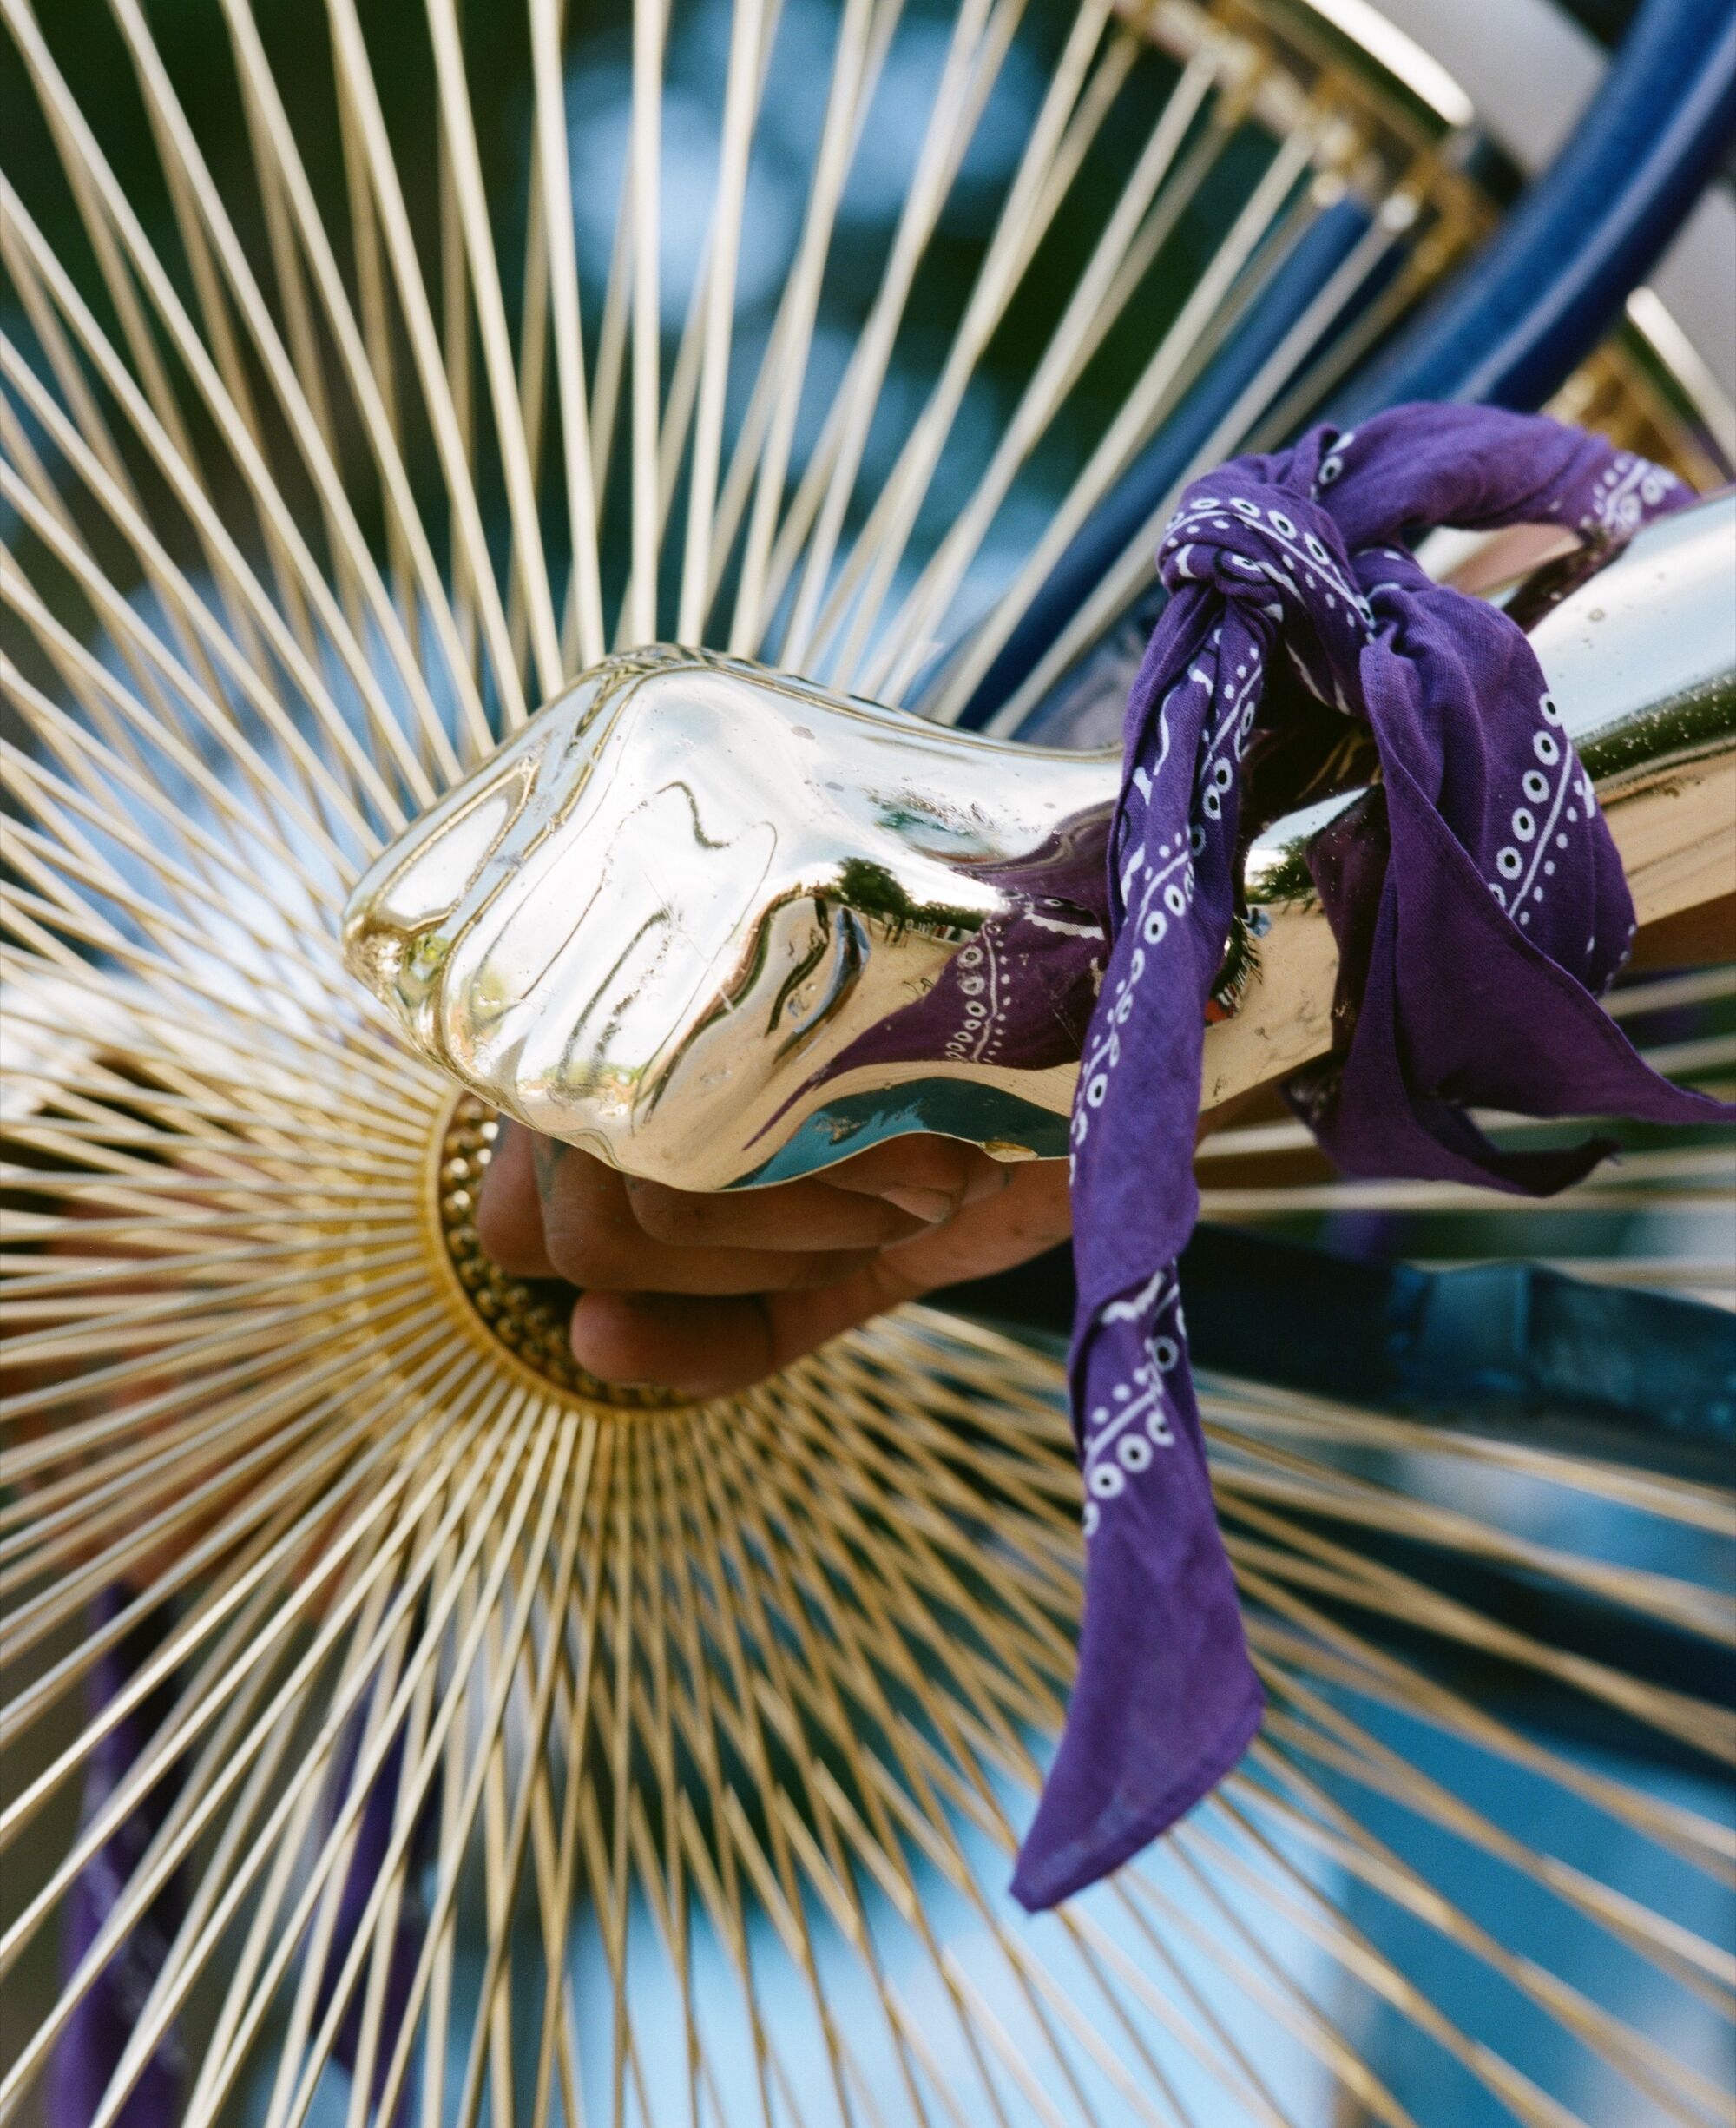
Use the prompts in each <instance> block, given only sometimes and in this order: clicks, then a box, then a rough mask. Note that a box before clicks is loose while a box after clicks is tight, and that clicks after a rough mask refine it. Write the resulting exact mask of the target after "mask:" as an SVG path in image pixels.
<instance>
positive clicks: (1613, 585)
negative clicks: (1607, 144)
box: [345, 496, 1736, 1189]
mask: <svg viewBox="0 0 1736 2128" xmlns="http://www.w3.org/2000/svg"><path fill="white" fill-rule="evenodd" d="M1733 536H1736V498H1733V497H1731V496H1725V497H1718V498H1715V499H1713V501H1711V502H1708V503H1705V504H1700V506H1699V507H1698V508H1696V509H1693V510H1691V511H1685V512H1683V513H1681V514H1680V516H1677V517H1671V518H1667V519H1664V520H1662V521H1661V522H1660V523H1659V524H1654V526H1652V527H1651V528H1650V529H1649V530H1647V531H1645V532H1643V533H1641V535H1640V536H1639V537H1637V538H1636V539H1635V540H1634V543H1633V544H1632V545H1631V546H1630V547H1629V548H1628V549H1627V551H1626V552H1625V554H1623V555H1622V556H1621V557H1620V558H1619V559H1618V560H1617V561H1616V562H1614V563H1613V564H1612V565H1611V566H1610V567H1609V568H1608V569H1607V570H1604V571H1603V572H1602V573H1601V574H1600V575H1598V576H1595V578H1593V579H1592V580H1591V581H1590V582H1589V583H1586V584H1585V585H1583V586H1582V587H1581V589H1580V590H1578V591H1576V592H1575V593H1574V594H1573V595H1572V596H1570V597H1569V598H1568V599H1567V600H1565V601H1564V602H1563V603H1562V604H1561V605H1559V606H1557V607H1556V608H1555V609H1553V610H1552V611H1551V612H1549V614H1547V615H1546V616H1545V617H1544V619H1543V620H1542V623H1541V624H1540V625H1539V626H1538V628H1537V629H1535V631H1534V634H1533V642H1534V644H1535V649H1536V650H1537V653H1538V655H1539V657H1540V658H1541V659H1542V664H1543V668H1544V670H1545V673H1546V675H1548V677H1549V682H1550V687H1551V690H1552V692H1553V693H1554V694H1555V698H1556V700H1557V701H1558V702H1560V703H1561V704H1562V709H1563V713H1564V716H1565V719H1566V722H1567V725H1568V729H1569V730H1570V731H1571V733H1572V734H1573V736H1574V738H1575V741H1576V743H1577V744H1578V746H1579V748H1580V750H1581V755H1582V757H1583V758H1584V760H1585V762H1586V766H1587V768H1588V770H1589V771H1590V773H1591V774H1593V776H1594V777H1595V779H1596V780H1597V781H1598V786H1599V790H1600V794H1601V797H1602V799H1603V800H1604V802H1605V804H1606V806H1607V807H1608V810H1609V820H1610V824H1611V827H1612V828H1613V829H1614V833H1615V835H1616V839H1617V841H1618V843H1619V844H1620V846H1621V850H1622V854H1623V858H1624V861H1625V862H1626V863H1627V868H1628V874H1629V883H1630V886H1632V888H1633V890H1634V899H1635V904H1636V907H1637V909H1638V912H1639V915H1640V919H1641V921H1642V922H1648V921H1652V920H1654V919H1656V918H1658V917H1660V916H1663V915H1667V914H1669V913H1671V912H1674V911H1675V910H1677V909H1680V908H1682V907H1685V906H1689V905H1691V904H1693V903H1696V902H1700V901H1706V900H1710V899H1715V898H1717V897H1719V896H1721V895H1723V894H1726V893H1730V892H1732V891H1733V890H1736V669H1733V667H1736V652H1733V646H1732V644H1731V642H1730V640H1729V629H1728V620H1727V606H1728V583H1729V575H1728V572H1729V569H1730V566H1731V556H1732V540H1733ZM1119 774H1120V755H1119V752H1118V751H1110V750H1105V751H1101V752H1094V753H1072V752H1063V751H1057V750H1052V749H1049V748H1034V747H1028V746H1023V745H1019V744H1017V743H1011V742H1005V741H996V740H990V739H985V738H983V737H980V736H978V735H975V734H971V733H965V732H960V731H956V730H951V729H949V728H944V727H941V726H937V725H934V724H931V723H929V722H926V721H924V720H923V719H921V718H919V717H916V716H912V715H906V714H904V713H902V712H899V711H894V710H888V709H883V708H878V707H876V706H875V705H873V704H871V703H869V702H859V701H856V700H853V699H851V698H847V697H843V696H838V695H828V694H826V693H825V692H824V691H823V690H822V689H820V688H816V687H812V686H810V685H809V684H807V683H806V682H803V681H800V680H797V679H792V678H790V677H788V676H786V675H781V674H777V673H772V672H767V671H765V670H762V669H759V668H757V667H753V666H749V665H746V664H743V663H740V662H735V661H732V660H728V659H725V658H720V657H714V656H709V655H707V654H706V653H703V652H699V651H683V650H673V649H651V650H644V651H636V652H633V653H629V654H628V655H627V656H621V657H617V658H615V659H612V660H610V661H608V662H607V663H605V664H603V665H601V666H598V667H596V668H595V669H593V670H592V671H591V672H589V673H588V674H587V675H585V676H584V677H583V678H582V679H581V680H580V681H579V682H576V684H575V685H574V686H573V687H572V688H569V690H568V691H567V692H566V693H565V694H564V695H560V696H559V697H557V698H556V700H555V701H554V702H551V703H549V705H548V707H547V708H544V709H543V710H542V711H541V712H540V713H539V714H538V715H536V716H535V717H534V718H533V719H532V720H531V721H530V722H529V724H528V725H527V726H526V727H525V728H524V729H523V731H522V732H520V733H519V734H518V735H516V737H514V738H513V739H512V740H510V741H509V742H508V743H507V744H506V745H505V746H503V748H501V749H500V751H499V752H498V753H497V754H495V755H494V756H493V758H492V759H491V760H490V761H487V762H485V763H484V764H483V766H482V767H481V768H478V769H477V770H476V771H475V772H474V773H473V774H471V775H470V777H469V778H468V779H467V780H466V781H464V783H462V784H461V785H459V786H458V787H457V788H456V789H455V790H454V791H452V792H451V793H450V794H449V795H448V796H447V797H446V798H445V799H444V800H443V801H442V802H441V803H440V804H439V805H437V807H434V808H433V810H432V811H431V812H430V813H428V814H425V815H424V817H423V818H422V819H421V820H418V821H417V822H415V823H414V824H413V825H412V826H411V827H410V828H409V829H408V830H407V831H406V833H404V834H403V835H402V836H401V837H400V838H399V839H398V841H397V842H396V843H395V844H393V845H392V847H391V848H390V849H388V850H387V851H386V852H385V854H384V855H383V856H382V857H381V858H380V860H378V863H376V864H375V865H374V866H372V869H371V870H370V871H369V872H368V873H367V874H366V875H365V878H364V879H363V880H361V881H360V882H359V884H358V886H357V888H356V890H355V893H354V894H353V895H352V899H351V901H350V905H349V908H348V910H347V912H346V916H345V945H346V952H347V956H348V959H349V963H350V965H351V967H352V970H353V971H354V972H355V973H356V974H357V975H358V976H359V977H360V978H362V980H363V981H364V982H365V983H366V984H367V985H368V986H369V988H370V989H372V991H373V992H374V993H375V994H376V995H377V996H378V998H381V999H382V1000H383V1001H384V1002H385V1005H387V1006H388V1007H389V1008H390V1009H391V1011H392V1013H393V1015H394V1016H395V1018H397V1020H398V1024H400V1026H401V1027H402V1028H403V1030H404V1033H405V1034H406V1036H407V1037H408V1038H410V1040H411V1042H412V1043H414V1044H415V1045H416V1047H417V1048H418V1050H420V1051H422V1052H423V1053H424V1055H425V1056H427V1057H430V1058H431V1059H432V1060H433V1061H434V1062H436V1063H437V1064H441V1065H443V1066H444V1068H445V1069H446V1070H447V1071H450V1073H451V1074H452V1075H453V1077H456V1078H457V1079H458V1080H460V1081H461V1082H462V1083H463V1084H464V1085H465V1086H467V1087H469V1088H470V1089H471V1090H473V1091H474V1092H475V1093H477V1094H478V1095H479V1096H480V1097H482V1098H483V1100H485V1101H486V1102H488V1103H489V1104H490V1105H491V1106H492V1107H495V1108H496V1109H499V1110H503V1111H504V1112H505V1113H506V1114H508V1115H510V1116H514V1117H518V1118H519V1119H520V1120H521V1121H522V1122H523V1123H528V1124H529V1125H530V1126H531V1128H533V1129H534V1130H539V1131H542V1132H544V1133H546V1134H548V1135H549V1136H553V1137H556V1138H561V1139H563V1140H565V1141H567V1142H568V1143H572V1144H575V1145H582V1146H583V1147H584V1148H586V1149H587V1150H589V1151H592V1152H595V1153H596V1154H599V1155H601V1156H602V1157H603V1158H604V1159H607V1160H608V1161H610V1162H612V1163H614V1164H615V1165H616V1166H617V1167H619V1168H621V1169H625V1170H627V1171H628V1172H629V1173H633V1174H637V1175H642V1176H650V1177H652V1178H654V1179H655V1180H658V1181H661V1182H666V1183H671V1184H674V1185H675V1186H677V1187H679V1188H683V1189H722V1188H727V1187H729V1186H732V1185H740V1184H744V1183H771V1182H779V1181H783V1180H786V1179H788V1178H789V1177H791V1176H797V1175H801V1174H806V1173H808V1172H811V1171H812V1170H814V1169H819V1168H822V1167H824V1166H825V1165H826V1164H827V1163H830V1162H831V1161H833V1160H837V1159H839V1158H842V1157H843V1156H845V1155H846V1154H848V1153H851V1152H854V1151H858V1150H861V1148H863V1147H864V1146H865V1145H867V1144H870V1143H874V1142H875V1141H876V1140H878V1139H880V1138H884V1137H887V1136H893V1135H895V1134H897V1133H898V1132H900V1131H908V1130H936V1131H941V1132H944V1133H947V1134H950V1135H951V1136H957V1137H963V1138H968V1139H971V1140H974V1141H975V1142H976V1143H979V1144H983V1145H986V1146H987V1147H988V1148H989V1149H990V1150H991V1151H995V1152H998V1153H1000V1154H1002V1155H1003V1156H1006V1157H1009V1158H1017V1157H1028V1156H1053V1155H1059V1154H1060V1153H1062V1151H1063V1150H1064V1149H1065V1142H1066V1134H1065V1118H1066V1116H1067V1112H1068V1110H1069V1106H1070V1104H1071V1099H1072V1091H1073V1083H1074V1078H1075V1065H1076V1059H1077V1056H1078V1051H1079V1047H1080V1043H1081V1040H1082V1036H1083V1033H1084V1030H1085V1026H1086V1023H1087V1020H1088V1018H1089V1015H1090V1011H1091V1007H1092V1004H1093V1001H1094V999H1095V994H1096V985H1097V981H1098V978H1099V975H1100V972H1101V965H1102V956H1103V949H1104V944H1105V938H1104V932H1103V915H1104V907H1105V895H1104V887H1103V876H1104V848H1105V842H1106V838H1107V833H1108V824H1109V820H1110V818H1111V814H1112V812H1113V808H1114V805H1115V795H1116V787H1117V782H1118V779H1119ZM1354 795H1355V794H1347V795H1345V796H1344V797H1341V798H1338V799H1336V800H1328V801H1326V802H1325V804H1324V805H1322V806H1318V807H1312V808H1311V809H1310V810H1309V811H1308V812H1307V813H1305V814H1296V815H1292V817H1291V818H1289V819H1287V820H1280V821H1279V823H1278V824H1277V825H1276V826H1275V827H1272V829H1270V830H1269V831H1268V832H1267V833H1265V834H1263V835H1261V836H1260V837H1259V838H1258V839H1257V840H1256V841H1255V843H1254V845H1253V848H1252V850H1251V851H1250V853H1249V855H1248V859H1247V864H1246V893H1247V899H1248V902H1249V906H1250V909H1251V912H1252V914H1253V926H1252V928H1253V932H1254V933H1255V934H1256V936H1257V952H1258V965H1257V969H1256V972H1255V973H1254V975H1253V979H1252V980H1251V981H1249V982H1248V983H1247V985H1246V987H1245V989H1244V990H1243V992H1242V993H1241V995H1240V998H1239V1001H1238V1003H1237V1005H1236V1008H1235V1010H1234V1011H1233V1015H1232V1016H1231V1017H1230V1018H1227V1019H1226V1022H1225V1023H1224V1024H1222V1025H1220V1026H1214V1027H1213V1028H1212V1029H1211V1030H1210V1031H1209V1033H1208V1036H1207V1048H1206V1074H1205V1088H1204V1096H1203V1097H1204V1099H1205V1101H1206V1103H1207V1105H1213V1104H1216V1103H1218V1102H1220V1101H1222V1100H1224V1099H1226V1098H1227V1097H1230V1096H1231V1095H1233V1094H1234V1093H1236V1092H1239V1091H1240V1090H1243V1089H1244V1088H1246V1087H1248V1086H1252V1085H1254V1084H1259V1083H1260V1082H1261V1081H1263V1080H1266V1079H1268V1078H1272V1077H1275V1076H1278V1075H1279V1074H1282V1073H1287V1072H1289V1071H1293V1070H1295V1069H1297V1068H1298V1067H1299V1065H1301V1064H1304V1063H1305V1062H1307V1061H1308V1060H1309V1059H1310V1058H1311V1057H1315V1056H1318V1055H1319V1054H1320V1053H1321V1052H1322V1051H1325V1049H1326V1048H1327V1046H1328V1045H1329V1039H1330V1032H1331V1023H1330V1013H1331V1005H1332V987H1333V980H1334V977H1335V974H1336V970H1337V950H1336V947H1335V945H1334V943H1333V940H1332V934H1331V932H1330V931H1329V930H1328V928H1327V926H1326V924H1325V919H1324V917H1323V916H1322V914H1321V912H1320V910H1319V906H1318V901H1317V900H1316V899H1315V897H1314V894H1313V891H1312V881H1311V880H1310V877H1309V873H1308V868H1307V862H1306V858H1307V847H1308V843H1309V840H1310V839H1311V837H1312V835H1313V834H1314V833H1318V831H1319V830H1320V829H1321V828H1322V827H1324V826H1325V823H1326V820H1328V819H1330V818H1332V817H1333V816H1335V815H1336V814H1338V812H1339V811H1340V810H1342V808H1343V807H1344V806H1345V805H1347V804H1349V803H1351V801H1352V800H1353V797H1354Z"/></svg>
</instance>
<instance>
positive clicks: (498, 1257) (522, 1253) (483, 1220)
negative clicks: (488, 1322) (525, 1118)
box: [477, 1117, 556, 1278]
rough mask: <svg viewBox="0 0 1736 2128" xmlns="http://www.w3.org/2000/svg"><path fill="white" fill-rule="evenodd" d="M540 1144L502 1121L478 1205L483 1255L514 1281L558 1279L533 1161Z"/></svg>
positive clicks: (478, 1231) (478, 1221)
mask: <svg viewBox="0 0 1736 2128" xmlns="http://www.w3.org/2000/svg"><path fill="white" fill-rule="evenodd" d="M535 1144H536V1140H535V1139H534V1138H533V1136H531V1134H530V1132H529V1131H528V1130H521V1129H520V1128H519V1127H518V1126H517V1125H516V1124H514V1123H508V1122H507V1121H506V1119H505V1117H502V1118H501V1125H500V1130H499V1133H498V1135H497V1136H496V1138H495V1142H494V1155H493V1157H492V1158H491V1159H490V1162H489V1163H488V1166H487V1167H486V1168H485V1169H483V1186H482V1192H481V1195H480V1196H479V1197H478V1198H477V1240H478V1241H479V1242H481V1243H482V1245H483V1255H485V1256H488V1257H490V1259H492V1261H493V1262H496V1263H497V1264H498V1265H499V1266H500V1268H501V1269H502V1270H503V1271H507V1272H510V1274H511V1275H512V1276H513V1277H514V1278H553V1277H554V1276H555V1275H556V1272H555V1265H554V1262H553V1259H552V1258H551V1257H550V1256H549V1248H548V1244H547V1243H546V1242H544V1240H543V1239H542V1198H541V1197H540V1196H538V1195H537V1192H536V1168H535V1165H534V1163H533V1158H532V1148H533V1146H534V1145H535Z"/></svg>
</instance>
